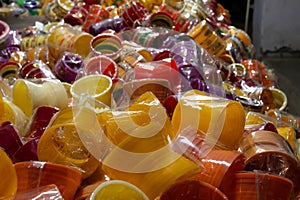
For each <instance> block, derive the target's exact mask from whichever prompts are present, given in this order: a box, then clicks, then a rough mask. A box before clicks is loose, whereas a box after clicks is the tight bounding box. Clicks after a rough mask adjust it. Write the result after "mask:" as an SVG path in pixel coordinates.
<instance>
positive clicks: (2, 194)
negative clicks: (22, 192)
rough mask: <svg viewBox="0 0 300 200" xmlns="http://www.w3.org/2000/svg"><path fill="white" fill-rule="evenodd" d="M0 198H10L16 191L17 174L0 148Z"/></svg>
mask: <svg viewBox="0 0 300 200" xmlns="http://www.w3.org/2000/svg"><path fill="white" fill-rule="evenodd" d="M0 161H1V162H0V163H1V164H0V199H1V200H2V199H3V200H4V199H10V198H12V197H13V196H14V195H15V194H16V192H17V174H16V170H15V168H14V166H13V163H12V161H11V159H10V158H9V157H8V155H7V154H6V153H5V152H4V151H3V150H2V149H1V148H0Z"/></svg>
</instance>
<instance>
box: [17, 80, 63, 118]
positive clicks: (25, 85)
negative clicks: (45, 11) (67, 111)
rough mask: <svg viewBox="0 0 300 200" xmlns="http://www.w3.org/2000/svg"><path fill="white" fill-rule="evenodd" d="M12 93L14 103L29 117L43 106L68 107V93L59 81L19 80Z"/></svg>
mask: <svg viewBox="0 0 300 200" xmlns="http://www.w3.org/2000/svg"><path fill="white" fill-rule="evenodd" d="M12 93H13V94H12V99H13V100H12V102H13V103H14V104H15V105H17V106H18V107H19V108H20V109H21V110H22V111H23V112H24V113H25V115H26V116H28V117H29V116H31V114H32V112H33V110H34V109H35V108H37V107H39V106H42V105H48V106H53V107H57V108H65V107H67V106H68V96H67V91H66V90H65V87H64V86H63V84H62V82H60V81H59V80H58V79H48V80H47V79H44V80H42V79H31V80H26V79H18V80H16V82H15V84H14V86H13V92H12Z"/></svg>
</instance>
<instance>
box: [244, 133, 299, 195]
mask: <svg viewBox="0 0 300 200" xmlns="http://www.w3.org/2000/svg"><path fill="white" fill-rule="evenodd" d="M240 151H241V152H242V153H243V154H244V155H245V157H246V162H245V163H246V167H245V169H246V170H248V171H255V170H258V171H261V172H263V173H270V174H273V175H278V176H282V177H286V178H289V179H290V180H292V182H293V184H294V185H293V186H294V187H293V195H296V194H298V193H299V170H300V165H299V162H298V159H297V157H296V155H295V154H294V152H293V150H292V149H291V147H290V145H289V144H288V142H287V141H286V140H285V139H284V138H283V137H282V136H280V135H279V134H277V133H274V132H272V131H265V130H258V131H255V132H252V133H250V134H248V135H247V136H246V137H244V138H243V140H242V141H241V146H240Z"/></svg>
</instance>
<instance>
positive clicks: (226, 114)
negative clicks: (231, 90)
mask: <svg viewBox="0 0 300 200" xmlns="http://www.w3.org/2000/svg"><path fill="white" fill-rule="evenodd" d="M186 116H189V117H186ZM172 125H173V127H174V129H175V132H180V131H181V130H183V129H184V128H186V127H188V126H192V127H193V128H195V129H196V130H199V131H200V132H204V133H205V134H206V139H207V141H210V142H211V145H212V148H214V146H215V147H216V148H221V149H227V150H228V149H231V150H234V149H237V148H238V147H239V141H240V139H241V138H242V136H243V132H244V126H245V111H244V108H243V106H242V105H241V104H240V103H239V102H237V101H233V100H228V99H225V98H222V97H216V96H210V95H209V94H207V93H204V92H201V91H199V90H190V91H188V92H186V93H185V94H183V95H182V97H181V98H180V100H179V102H178V104H177V106H176V108H175V110H174V113H173V117H172Z"/></svg>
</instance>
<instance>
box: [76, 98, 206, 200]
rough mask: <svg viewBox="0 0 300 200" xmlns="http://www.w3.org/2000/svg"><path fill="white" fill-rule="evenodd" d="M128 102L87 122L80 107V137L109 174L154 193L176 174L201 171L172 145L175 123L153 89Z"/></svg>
mask: <svg viewBox="0 0 300 200" xmlns="http://www.w3.org/2000/svg"><path fill="white" fill-rule="evenodd" d="M129 105H131V104H128V107H127V108H126V109H125V110H115V111H106V112H101V113H98V114H97V115H96V116H94V117H92V116H90V118H89V121H88V123H87V121H85V120H84V117H83V116H84V115H83V114H81V113H80V112H78V114H76V115H75V121H76V125H77V126H78V127H82V128H81V129H79V130H80V131H79V132H78V134H79V136H80V138H81V141H82V142H83V144H84V145H85V147H86V148H87V150H88V151H89V152H90V153H91V154H92V155H93V156H94V157H95V158H96V159H98V160H99V161H101V163H102V170H103V171H104V172H105V174H106V175H107V176H108V177H109V178H111V179H121V180H124V181H128V182H129V183H132V184H134V185H135V186H137V187H139V188H140V189H141V190H142V191H143V192H145V194H146V195H147V196H148V197H149V198H150V199H153V198H155V197H156V196H157V195H158V194H159V193H160V191H162V190H163V188H166V187H167V186H168V185H171V184H172V183H173V182H174V181H175V180H177V179H178V178H183V177H190V176H192V175H194V174H197V173H198V172H199V171H201V167H200V166H199V165H198V164H196V163H194V162H193V161H190V160H189V159H187V158H185V157H183V156H182V155H180V154H178V153H176V152H174V151H173V150H172V149H171V144H170V142H171V140H172V138H174V137H175V136H174V135H173V132H172V130H171V127H170V125H171V123H170V120H169V118H168V117H167V114H166V112H165V109H164V107H163V106H162V105H161V103H160V101H159V100H158V99H157V98H156V96H155V95H154V94H152V93H151V92H146V93H144V94H143V95H141V96H140V97H139V98H138V99H137V100H136V101H135V102H134V103H133V104H132V105H131V106H129ZM95 120H96V121H95ZM128 160H131V162H127V161H128Z"/></svg>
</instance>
